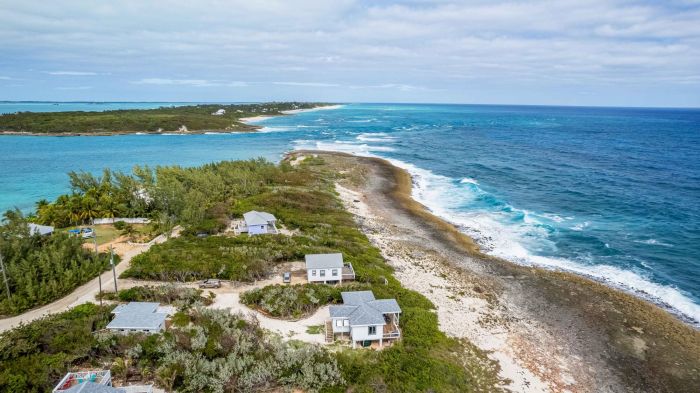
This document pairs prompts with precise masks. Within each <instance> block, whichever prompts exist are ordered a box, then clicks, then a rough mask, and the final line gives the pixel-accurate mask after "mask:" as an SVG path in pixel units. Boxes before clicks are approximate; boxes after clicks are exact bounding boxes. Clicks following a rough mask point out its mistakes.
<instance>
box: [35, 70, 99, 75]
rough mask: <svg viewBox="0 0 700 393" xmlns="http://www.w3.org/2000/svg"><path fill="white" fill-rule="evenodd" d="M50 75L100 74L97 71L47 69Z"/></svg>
mask: <svg viewBox="0 0 700 393" xmlns="http://www.w3.org/2000/svg"><path fill="white" fill-rule="evenodd" d="M46 73H47V74H49V75H66V76H92V75H100V74H98V73H97V72H89V71H46Z"/></svg>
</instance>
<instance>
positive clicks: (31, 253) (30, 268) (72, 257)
mask: <svg viewBox="0 0 700 393" xmlns="http://www.w3.org/2000/svg"><path fill="white" fill-rule="evenodd" d="M0 253H1V254H2V257H3V261H4V263H5V267H6V269H7V280H8V284H9V287H10V293H11V295H12V297H11V298H10V299H8V298H7V296H6V290H5V287H4V285H0V293H1V295H0V315H13V314H18V313H21V312H23V311H25V310H28V309H30V308H33V307H36V306H40V305H43V304H46V303H50V302H52V301H54V300H56V299H59V298H61V297H62V296H64V295H67V294H68V293H70V292H71V291H73V290H74V289H75V288H77V287H78V286H80V285H82V284H84V283H85V282H87V281H89V280H90V279H92V278H94V277H95V276H97V275H98V274H99V273H101V272H102V271H104V270H106V269H108V268H109V257H108V255H106V254H100V255H99V256H98V257H96V256H95V253H94V252H93V251H91V250H89V249H86V248H85V247H83V240H82V239H80V238H77V237H71V236H68V234H66V233H54V234H53V235H50V236H40V235H33V236H30V235H29V227H28V226H27V221H26V220H25V218H24V217H23V216H22V214H21V213H20V212H19V211H8V212H7V213H6V214H5V219H4V221H3V225H0ZM118 260H119V258H118V257H117V256H115V261H117V262H118Z"/></svg>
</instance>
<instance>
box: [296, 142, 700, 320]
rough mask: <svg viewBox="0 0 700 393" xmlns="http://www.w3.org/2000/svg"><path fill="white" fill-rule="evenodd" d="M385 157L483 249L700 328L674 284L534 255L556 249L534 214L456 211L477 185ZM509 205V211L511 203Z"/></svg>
mask: <svg viewBox="0 0 700 393" xmlns="http://www.w3.org/2000/svg"><path fill="white" fill-rule="evenodd" d="M295 149H298V150H299V149H311V150H329V151H340V152H345V153H351V154H355V155H360V156H370V157H376V156H377V155H376V154H374V153H373V152H381V151H387V150H384V149H387V148H386V147H383V146H370V145H366V144H358V143H353V142H343V141H335V142H321V141H311V140H300V141H295ZM389 149H390V148H389ZM383 158H385V159H387V160H388V161H389V162H391V163H392V164H393V165H395V166H397V167H400V168H403V169H405V170H406V171H408V172H409V173H410V174H411V176H412V179H413V191H412V196H413V198H414V199H415V200H417V201H418V202H420V203H422V204H423V205H424V206H426V207H428V209H430V210H431V212H432V213H433V214H435V215H437V216H438V217H440V218H442V219H444V220H446V221H448V222H451V223H452V224H454V225H456V226H457V227H458V228H459V229H460V230H461V231H463V232H464V233H466V234H467V235H469V236H470V237H472V238H473V239H474V240H476V241H477V243H479V245H480V246H481V247H482V249H483V250H484V252H486V253H488V254H490V255H494V256H497V257H500V258H503V259H507V260H509V261H512V262H515V263H518V264H523V265H536V266H540V267H544V268H549V269H555V270H563V271H568V272H572V273H576V274H579V275H582V276H586V277H589V278H591V279H594V280H597V281H600V282H603V283H605V284H607V285H610V286H612V287H615V288H618V289H622V290H625V291H627V292H631V293H634V294H636V295H638V296H640V297H642V298H645V299H647V300H650V301H652V302H655V303H657V304H659V305H661V306H662V307H665V308H667V309H669V310H670V311H671V312H674V313H676V314H677V315H679V316H681V317H683V318H685V319H687V320H688V321H690V322H691V323H693V324H694V325H695V326H700V305H698V304H696V303H694V302H693V301H692V300H691V299H690V298H689V297H688V296H686V295H684V294H683V293H682V292H681V291H680V290H679V289H678V288H676V287H674V286H669V285H661V284H658V283H655V282H652V281H650V280H649V279H647V278H646V277H644V276H643V275H642V274H638V273H637V272H633V271H631V270H625V269H621V268H618V267H615V266H610V265H603V264H595V263H594V262H593V261H589V262H590V264H587V263H583V262H581V263H579V262H576V261H572V260H569V259H565V258H554V257H545V256H539V255H534V254H533V253H532V252H531V251H530V250H532V249H535V250H550V251H551V250H555V249H556V246H555V245H554V243H553V242H552V241H551V240H550V239H548V234H549V233H548V230H547V229H546V227H545V226H544V225H539V224H540V223H539V222H538V220H537V217H536V215H535V214H533V213H531V212H528V211H525V210H519V212H522V214H523V224H509V223H505V222H504V217H501V216H500V215H499V213H498V212H485V211H465V210H463V209H462V210H460V209H459V207H460V206H463V205H464V204H467V203H469V201H470V200H473V199H475V198H476V195H477V194H476V193H479V192H483V191H481V190H480V189H478V186H477V187H476V190H469V189H466V188H464V187H460V186H459V185H458V184H459V183H461V181H460V182H456V181H454V180H453V179H451V178H448V177H446V176H442V175H437V174H435V173H433V172H431V171H429V170H426V169H423V168H420V167H417V166H415V165H413V164H409V163H406V162H403V161H399V160H396V159H391V158H386V157H383ZM465 183H470V182H465ZM462 184H464V183H462ZM471 184H472V185H475V184H474V183H471ZM477 184H478V182H477ZM509 208H511V209H512V207H509ZM516 210H517V209H516ZM546 218H547V217H546ZM566 219H567V220H572V219H574V217H566ZM533 224H537V225H533ZM580 225H581V226H582V227H585V226H588V225H589V223H587V222H584V223H582V224H580ZM606 246H607V245H606Z"/></svg>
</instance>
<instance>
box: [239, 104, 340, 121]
mask: <svg viewBox="0 0 700 393" xmlns="http://www.w3.org/2000/svg"><path fill="white" fill-rule="evenodd" d="M342 107H343V105H324V106H317V107H315V108H311V109H292V110H288V111H282V113H283V114H285V115H294V114H297V113H304V112H316V111H322V110H330V109H338V108H342ZM273 117H276V116H269V115H262V116H253V117H241V118H240V119H239V120H240V121H241V122H243V123H246V124H254V123H257V122H261V121H263V120H267V119H271V118H273Z"/></svg>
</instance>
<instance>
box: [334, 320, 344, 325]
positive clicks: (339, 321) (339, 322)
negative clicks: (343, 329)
mask: <svg viewBox="0 0 700 393" xmlns="http://www.w3.org/2000/svg"><path fill="white" fill-rule="evenodd" d="M335 326H343V321H341V320H340V319H336V320H335Z"/></svg>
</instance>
